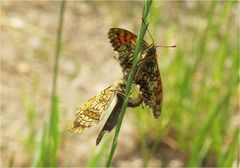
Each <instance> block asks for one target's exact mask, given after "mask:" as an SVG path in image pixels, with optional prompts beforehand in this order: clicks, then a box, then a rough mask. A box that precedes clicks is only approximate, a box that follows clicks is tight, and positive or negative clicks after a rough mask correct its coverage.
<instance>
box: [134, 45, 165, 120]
mask: <svg viewBox="0 0 240 168" xmlns="http://www.w3.org/2000/svg"><path fill="white" fill-rule="evenodd" d="M156 58H157V56H156V48H155V46H154V45H152V46H149V48H148V49H147V50H146V51H145V53H144V54H143V61H142V62H141V63H140V64H139V68H138V72H137V75H136V78H135V83H136V84H138V85H139V86H140V91H141V92H142V96H143V98H144V103H145V104H146V105H147V106H148V107H150V108H152V109H153V115H154V117H155V118H158V117H159V116H160V113H161V109H162V99H163V89H162V81H161V76H160V71H159V68H158V65H157V59H156Z"/></svg>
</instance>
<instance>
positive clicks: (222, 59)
mask: <svg viewBox="0 0 240 168" xmlns="http://www.w3.org/2000/svg"><path fill="white" fill-rule="evenodd" d="M155 5H158V4H157V3H155ZM198 5H199V7H200V4H198V3H197V5H196V10H197V9H198ZM207 7H208V8H205V9H203V10H204V11H202V12H201V13H199V15H201V17H202V19H204V22H205V24H206V25H205V26H204V27H203V28H202V29H198V26H197V27H195V28H194V27H193V28H192V30H191V31H189V32H185V33H184V34H182V35H181V36H180V37H181V39H180V40H179V41H177V48H176V49H162V48H160V49H159V50H163V51H161V53H164V54H162V55H161V56H160V58H159V66H160V70H161V75H162V79H163V85H164V86H163V87H164V103H163V113H162V116H161V118H160V120H157V121H152V120H153V119H152V118H151V117H150V118H149V117H148V116H147V115H149V113H146V111H145V110H143V109H141V108H138V109H137V110H136V119H137V124H136V125H137V127H138V130H139V133H140V135H139V138H140V142H141V144H142V145H141V146H142V151H143V153H144V155H143V156H144V157H143V158H144V160H145V166H147V165H148V160H149V156H152V154H154V153H156V152H157V150H161V149H160V148H157V145H158V144H159V142H160V141H163V139H162V137H163V136H162V135H165V136H170V137H172V138H173V139H174V140H175V142H176V143H177V147H178V150H179V151H180V152H181V153H182V154H184V156H187V157H186V166H194V167H195V166H201V165H204V164H206V165H208V164H207V162H208V161H209V160H208V158H214V161H211V162H214V165H215V166H232V165H233V161H234V160H236V152H237V143H236V141H237V139H238V138H237V136H236V134H238V133H239V130H238V129H237V128H235V129H236V130H229V129H230V128H231V126H230V125H231V120H232V119H233V116H234V114H235V112H236V108H237V107H236V106H237V98H238V97H237V96H238V95H237V93H236V88H237V85H238V81H237V80H238V76H237V74H238V68H239V67H238V63H239V59H238V54H239V53H238V51H237V48H238V46H237V45H238V42H237V40H235V39H234V37H235V38H237V37H236V36H234V33H236V32H237V25H236V23H234V20H232V19H231V15H232V14H233V13H232V11H233V9H234V8H236V3H234V2H232V3H222V4H221V5H220V4H218V3H217V2H215V1H214V2H211V4H210V5H209V6H207ZM219 8H220V9H221V13H219V12H218V10H219ZM217 9H218V10H217ZM154 10H158V11H154ZM159 11H161V6H158V7H155V8H153V11H152V13H158V12H159ZM152 17H153V18H152V20H154V22H153V24H150V30H151V29H153V31H155V30H154V29H155V27H156V28H157V26H158V23H159V22H158V20H159V19H160V18H159V15H157V14H155V15H152ZM171 24H172V26H171ZM177 24H178V23H176V24H174V23H170V24H169V25H168V27H170V31H174V32H168V30H164V31H166V34H167V35H169V36H170V37H164V38H165V39H167V40H166V42H165V41H164V43H166V44H169V41H168V39H171V35H172V34H175V33H178V32H179V33H181V32H180V31H179V30H181V31H183V28H180V27H179V28H178V29H179V30H176V28H175V27H178V25H177ZM198 24H201V23H198ZM163 25H164V24H163ZM199 26H201V25H199ZM228 27H231V31H230V30H229V28H228ZM184 31H186V30H184ZM169 50H176V51H175V53H176V54H175V55H173V56H172V57H171V58H168V57H169V55H170V56H171V54H170V52H171V51H169ZM166 55H168V56H166ZM165 62H169V64H168V66H165V67H164V64H165ZM150 123H151V124H150ZM234 132H235V134H234ZM233 135H235V136H233ZM146 137H151V138H153V140H151V142H152V143H151V144H149V142H145V141H149V139H147V138H146ZM229 140H230V141H232V144H231V145H229V144H228V145H227V144H226V143H227V142H228V141H229ZM232 145H233V146H234V145H235V147H233V146H232ZM149 146H150V148H149Z"/></svg>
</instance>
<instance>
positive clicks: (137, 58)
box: [106, 0, 152, 167]
mask: <svg viewBox="0 0 240 168" xmlns="http://www.w3.org/2000/svg"><path fill="white" fill-rule="evenodd" d="M151 4H152V0H145V1H144V7H143V19H144V20H145V21H146V22H147V20H148V14H149V9H150V7H151ZM147 27H148V22H147V24H146V25H145V24H143V23H142V25H141V30H140V34H139V36H138V38H137V44H136V47H135V50H134V61H133V66H132V69H131V72H130V75H129V77H128V81H127V87H126V91H125V95H126V98H125V99H124V102H123V106H122V109H121V112H120V116H119V119H118V122H117V127H116V131H115V135H114V138H113V142H112V147H111V151H110V154H109V157H108V161H107V165H106V167H110V166H111V162H112V159H113V155H114V152H115V149H116V147H117V140H118V135H119V132H120V128H121V124H122V120H123V117H124V114H125V111H126V108H127V105H128V100H129V97H130V90H131V85H132V81H133V79H134V77H135V74H136V72H137V66H136V65H137V64H138V63H139V62H140V49H141V43H142V41H143V38H144V35H145V33H146V30H147Z"/></svg>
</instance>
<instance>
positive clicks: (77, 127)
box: [69, 28, 163, 144]
mask: <svg viewBox="0 0 240 168" xmlns="http://www.w3.org/2000/svg"><path fill="white" fill-rule="evenodd" d="M108 35H109V39H110V41H111V43H112V46H113V48H114V50H115V51H117V52H118V53H119V56H118V60H119V63H120V66H121V67H122V70H123V74H124V79H123V80H120V81H117V82H115V83H114V84H113V85H112V86H110V87H108V88H106V89H105V90H103V91H102V92H101V93H100V94H99V95H96V96H94V97H92V98H90V99H89V100H88V101H87V102H86V103H85V104H83V105H82V106H80V107H79V108H78V109H77V111H76V119H75V121H74V122H73V126H72V127H71V128H70V129H69V130H70V131H71V132H75V133H76V132H82V131H83V130H84V129H86V128H89V127H91V126H92V125H94V124H96V123H98V122H99V121H100V120H101V119H102V118H103V116H104V115H105V114H106V111H107V109H108V108H109V106H110V105H111V103H112V101H113V99H114V97H117V102H116V104H115V107H114V109H113V111H112V112H111V114H110V116H109V118H108V119H107V121H106V123H105V125H104V127H103V129H102V130H101V132H100V133H99V135H98V138H97V142H96V143H97V144H99V143H100V141H101V139H102V137H103V135H104V133H105V132H106V131H111V130H112V129H113V128H114V126H115V125H116V123H117V120H118V117H119V113H120V109H121V106H122V103H123V96H124V93H125V88H126V79H127V76H128V74H129V72H130V70H131V68H132V65H133V53H134V48H135V44H136V39H137V36H136V35H135V34H133V33H131V32H129V31H128V30H125V29H121V28H111V29H110V31H109V33H108ZM134 82H135V84H137V85H139V86H140V91H141V95H142V97H141V96H140V97H139V98H140V99H139V98H137V99H133V98H130V99H129V104H128V106H130V107H135V106H138V105H140V104H141V103H142V100H143V101H144V103H145V104H146V105H147V106H149V107H150V108H151V109H152V110H153V114H154V117H155V118H158V117H159V115H160V112H161V104H162V95H163V94H162V82H161V77H160V72H159V69H158V65H157V58H156V47H155V45H153V44H152V45H148V44H147V43H146V42H145V41H143V42H142V48H141V62H140V63H139V65H138V70H137V74H136V77H135V79H134ZM142 98H143V99H142Z"/></svg>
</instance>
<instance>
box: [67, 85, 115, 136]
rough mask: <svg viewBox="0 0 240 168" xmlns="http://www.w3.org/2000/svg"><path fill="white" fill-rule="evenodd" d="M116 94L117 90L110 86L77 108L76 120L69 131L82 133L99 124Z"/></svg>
mask: <svg viewBox="0 0 240 168" xmlns="http://www.w3.org/2000/svg"><path fill="white" fill-rule="evenodd" d="M115 94H116V88H115V87H114V86H110V87H108V88H106V89H105V90H103V91H102V92H101V93H100V94H98V95H96V96H94V97H92V98H90V99H89V100H88V101H87V102H86V103H85V104H83V105H81V106H80V107H79V108H77V111H76V119H75V120H74V122H73V125H72V127H71V128H69V131H71V132H75V133H76V132H82V131H83V130H85V129H86V128H89V127H91V126H93V125H94V124H97V123H98V122H99V121H100V120H101V119H102V118H103V117H104V115H105V114H106V112H107V109H108V108H109V106H110V105H111V103H112V101H113V98H114V96H115Z"/></svg>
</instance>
